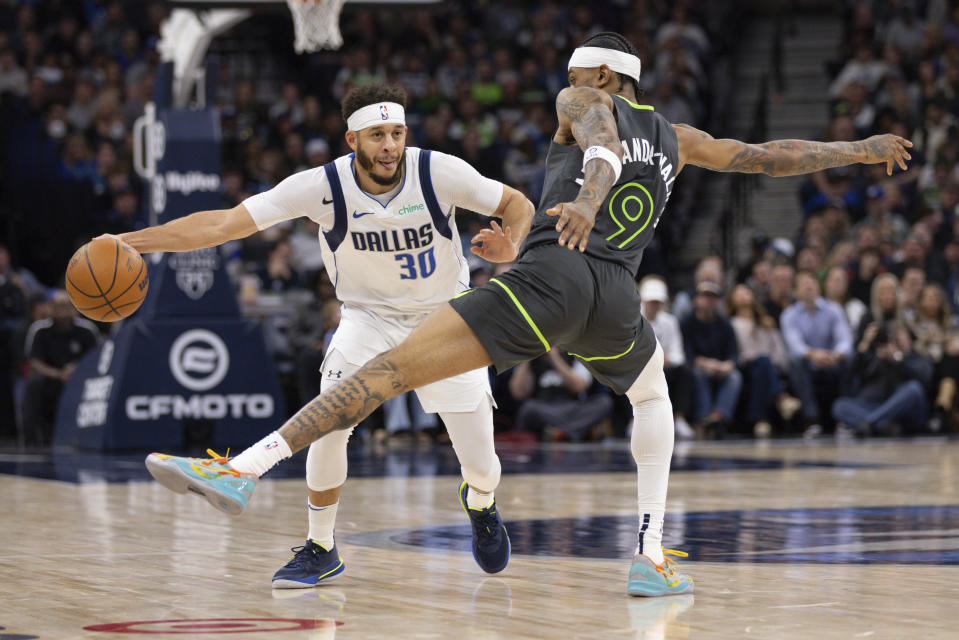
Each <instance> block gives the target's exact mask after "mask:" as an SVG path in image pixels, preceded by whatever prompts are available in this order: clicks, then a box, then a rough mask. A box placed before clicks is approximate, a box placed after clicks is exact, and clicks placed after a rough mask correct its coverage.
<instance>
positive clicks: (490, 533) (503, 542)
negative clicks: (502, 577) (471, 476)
mask: <svg viewBox="0 0 959 640" xmlns="http://www.w3.org/2000/svg"><path fill="white" fill-rule="evenodd" d="M468 492H469V485H468V484H466V481H465V480H464V481H463V484H461V485H460V492H459V493H460V504H461V505H463V510H464V511H465V512H466V515H468V516H469V517H470V524H472V525H473V558H474V559H475V560H476V564H478V565H479V566H480V568H481V569H482V570H483V571H485V572H486V573H499V572H500V571H502V570H503V569H505V568H506V565H507V564H509V551H510V546H509V535H508V534H507V533H506V525H504V524H503V519H502V518H500V516H499V512H498V511H496V501H495V500H494V501H493V503H492V504H491V505H490V506H488V507H486V508H485V509H470V508H469V507H467V506H466V494H467V493H468Z"/></svg>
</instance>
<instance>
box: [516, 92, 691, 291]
mask: <svg viewBox="0 0 959 640" xmlns="http://www.w3.org/2000/svg"><path fill="white" fill-rule="evenodd" d="M613 104H614V106H615V116H616V127H617V131H618V132H619V138H620V141H621V142H622V145H623V172H622V174H621V175H620V176H619V180H617V181H616V184H614V185H613V187H612V188H611V189H610V190H609V195H608V196H607V197H606V200H604V201H603V204H602V206H600V208H599V211H598V212H597V213H596V225H595V226H594V227H593V230H592V232H591V233H590V238H589V243H588V244H587V246H586V254H587V255H590V256H593V257H595V258H600V259H602V260H609V261H611V262H616V263H619V264H622V265H623V266H624V267H626V268H627V269H629V270H630V272H631V273H634V274H635V273H636V271H637V269H638V268H639V263H640V262H641V261H642V259H643V250H644V249H645V248H646V246H647V245H648V244H649V243H650V241H651V240H652V238H653V230H654V229H655V228H656V225H657V224H658V223H659V218H660V216H661V215H662V214H663V209H665V207H666V202H667V201H669V195H670V194H671V193H672V190H673V183H674V182H675V180H676V170H677V169H678V167H679V144H678V143H677V141H676V132H675V131H673V127H672V125H671V124H670V123H669V122H667V121H666V119H665V118H663V117H662V116H661V115H659V114H658V113H656V112H654V111H653V108H652V107H649V106H644V105H636V104H633V103H632V102H630V101H629V100H627V99H626V98H623V97H622V96H618V95H614V96H613ZM582 184H583V152H582V150H581V149H580V148H579V147H578V146H576V145H572V146H567V145H563V144H558V143H557V142H551V143H550V146H549V153H548V155H547V156H546V179H545V181H544V184H543V197H542V199H541V200H540V204H539V208H538V209H537V211H536V215H535V217H534V218H533V223H532V226H531V228H530V232H529V235H528V236H527V238H526V242H525V247H524V250H525V248H528V247H532V246H535V245H539V244H545V243H553V242H556V241H557V240H558V239H559V233H557V232H556V222H557V218H556V217H551V216H548V215H546V210H547V209H549V208H550V207H552V206H553V205H555V204H557V203H560V202H572V201H573V200H575V199H576V195H577V194H578V193H579V189H580V187H581V186H582Z"/></svg>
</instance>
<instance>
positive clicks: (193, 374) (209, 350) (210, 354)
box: [170, 329, 230, 391]
mask: <svg viewBox="0 0 959 640" xmlns="http://www.w3.org/2000/svg"><path fill="white" fill-rule="evenodd" d="M229 370H230V352H229V351H228V350H227V348H226V343H224V342H223V340H222V339H221V338H220V336H218V335H216V334H215V333H213V332H212V331H208V330H206V329H190V330H189V331H186V332H184V333H182V334H180V336H179V337H178V338H177V339H176V340H174V341H173V346H171V347H170V372H171V373H172V374H173V377H174V378H175V379H176V381H177V382H179V383H180V384H181V385H183V386H184V387H186V388H187V389H189V390H190V391H208V390H209V389H212V388H213V387H215V386H216V385H218V384H220V383H221V382H223V378H225V377H226V374H227V372H228V371H229Z"/></svg>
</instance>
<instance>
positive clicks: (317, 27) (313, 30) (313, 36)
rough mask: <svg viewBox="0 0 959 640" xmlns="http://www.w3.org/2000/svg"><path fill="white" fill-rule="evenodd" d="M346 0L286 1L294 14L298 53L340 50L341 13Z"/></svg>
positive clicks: (295, 43)
mask: <svg viewBox="0 0 959 640" xmlns="http://www.w3.org/2000/svg"><path fill="white" fill-rule="evenodd" d="M345 1H346V0H286V4H287V6H289V7H290V12H291V13H292V14H293V27H294V29H295V30H296V40H295V42H294V43H293V46H294V48H295V49H296V52H297V53H304V52H307V53H309V52H313V51H318V50H320V49H339V48H340V47H341V46H342V45H343V36H341V35H340V26H339V22H340V11H341V10H342V9H343V3H344V2H345Z"/></svg>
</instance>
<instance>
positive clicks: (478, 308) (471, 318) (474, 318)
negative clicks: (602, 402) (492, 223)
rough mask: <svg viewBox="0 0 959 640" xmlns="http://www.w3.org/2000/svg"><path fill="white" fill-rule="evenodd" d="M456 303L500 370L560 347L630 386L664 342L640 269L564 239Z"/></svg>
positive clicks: (601, 376) (619, 385)
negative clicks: (640, 287) (636, 273)
mask: <svg viewBox="0 0 959 640" xmlns="http://www.w3.org/2000/svg"><path fill="white" fill-rule="evenodd" d="M450 305H452V307H453V309H454V310H455V311H456V312H457V313H459V314H460V316H462V317H463V320H465V321H466V324H468V325H469V326H470V328H471V329H472V330H473V332H474V333H475V334H476V336H477V337H478V338H479V341H480V343H481V344H482V345H483V347H485V348H486V351H487V352H488V353H489V355H490V358H491V359H492V361H493V366H494V367H496V371H497V372H499V373H502V372H503V371H505V370H506V369H509V368H510V367H512V366H515V365H516V364H519V363H520V362H523V361H526V360H532V359H533V358H535V357H537V356H539V355H541V354H543V353H545V352H546V351H548V350H549V349H550V348H552V347H558V348H560V349H562V350H563V351H566V352H568V353H570V354H572V355H573V356H575V357H576V358H578V359H579V360H580V361H581V362H582V363H583V364H584V365H585V366H586V368H587V369H589V371H590V372H591V373H592V374H593V375H594V376H595V377H596V379H597V380H599V381H600V382H602V383H603V384H605V385H607V386H609V387H610V388H612V389H613V390H615V391H616V392H617V393H625V392H626V390H627V389H629V387H630V386H631V385H632V384H633V382H634V381H635V380H636V377H637V376H638V375H639V373H640V372H641V371H642V370H643V367H645V366H646V363H647V362H649V359H650V358H651V357H652V355H653V352H654V351H655V349H656V337H655V335H654V333H653V329H652V327H651V326H650V324H649V322H647V321H646V320H645V319H644V318H643V316H642V314H641V313H640V300H639V294H638V293H637V292H636V285H635V283H634V281H633V276H632V274H631V273H630V272H629V271H628V270H627V269H626V268H625V267H623V266H622V265H618V264H615V263H613V262H608V261H606V260H600V259H597V258H592V257H589V256H586V255H584V254H582V253H580V252H579V251H570V250H569V249H567V248H565V247H560V246H559V245H557V244H544V245H539V246H536V247H532V248H531V249H529V250H528V251H526V252H525V253H524V254H523V255H522V257H521V258H520V259H519V261H518V262H517V263H516V264H515V265H514V266H513V268H512V269H510V270H509V271H507V272H506V273H503V274H501V275H498V276H496V277H495V278H492V279H491V280H490V281H489V282H487V283H486V284H484V285H483V286H482V287H479V288H476V289H470V290H469V291H464V292H463V293H461V294H459V295H458V296H457V297H455V298H453V299H452V300H450Z"/></svg>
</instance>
